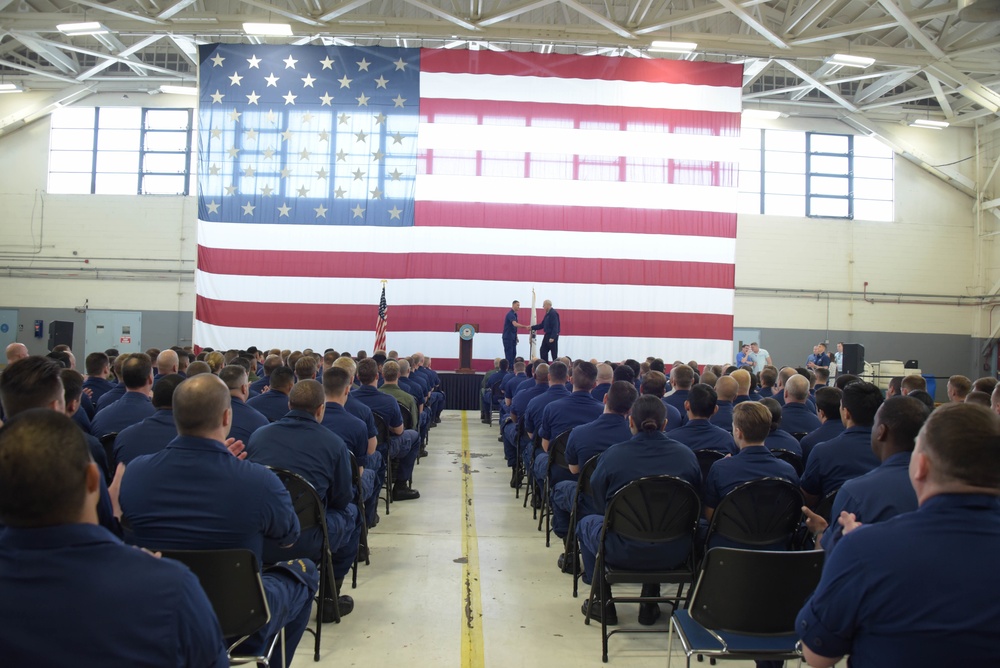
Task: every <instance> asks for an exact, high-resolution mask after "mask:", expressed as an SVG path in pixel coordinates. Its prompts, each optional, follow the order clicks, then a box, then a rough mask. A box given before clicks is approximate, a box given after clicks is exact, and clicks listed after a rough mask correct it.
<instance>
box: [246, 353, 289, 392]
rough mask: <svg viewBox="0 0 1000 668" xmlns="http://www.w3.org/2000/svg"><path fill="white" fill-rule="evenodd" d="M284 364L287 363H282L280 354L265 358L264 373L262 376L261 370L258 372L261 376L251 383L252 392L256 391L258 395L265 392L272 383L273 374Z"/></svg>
mask: <svg viewBox="0 0 1000 668" xmlns="http://www.w3.org/2000/svg"><path fill="white" fill-rule="evenodd" d="M282 366H285V365H284V364H282V363H281V356H280V355H268V356H267V357H266V358H265V359H264V366H263V369H264V375H262V376H260V372H258V374H257V375H258V376H260V378H258V379H257V380H255V381H254V382H252V383H250V390H251V391H252V392H256V393H257V395H258V396H259V395H261V394H265V389H266V388H267V387H270V385H271V374H272V373H273V372H274V370H275V369H277V368H278V367H282Z"/></svg>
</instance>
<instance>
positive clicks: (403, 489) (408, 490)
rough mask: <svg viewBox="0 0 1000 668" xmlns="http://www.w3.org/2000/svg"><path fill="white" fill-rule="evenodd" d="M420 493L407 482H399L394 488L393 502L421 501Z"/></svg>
mask: <svg viewBox="0 0 1000 668" xmlns="http://www.w3.org/2000/svg"><path fill="white" fill-rule="evenodd" d="M419 498H420V492H418V491H417V490H415V489H413V488H412V487H409V486H408V485H407V484H406V483H405V482H401V481H399V480H397V481H396V484H394V485H393V486H392V500H393V501H410V500H411V499H419Z"/></svg>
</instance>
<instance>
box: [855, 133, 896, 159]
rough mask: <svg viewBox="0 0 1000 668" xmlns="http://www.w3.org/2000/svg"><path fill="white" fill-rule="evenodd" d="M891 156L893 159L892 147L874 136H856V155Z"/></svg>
mask: <svg viewBox="0 0 1000 668" xmlns="http://www.w3.org/2000/svg"><path fill="white" fill-rule="evenodd" d="M859 156H860V157H871V158H889V159H890V160H891V159H892V149H891V148H889V147H888V146H886V145H885V144H883V143H882V142H880V141H879V140H878V139H873V138H872V137H855V138H854V157H856V158H857V157H859Z"/></svg>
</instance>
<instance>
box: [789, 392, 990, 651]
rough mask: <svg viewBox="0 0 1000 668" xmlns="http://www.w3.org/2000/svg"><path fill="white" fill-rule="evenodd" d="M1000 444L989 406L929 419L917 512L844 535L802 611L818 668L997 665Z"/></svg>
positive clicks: (960, 408) (801, 626)
mask: <svg viewBox="0 0 1000 668" xmlns="http://www.w3.org/2000/svg"><path fill="white" fill-rule="evenodd" d="M998 444H1000V418H998V417H997V415H996V414H995V413H992V412H991V411H990V410H989V409H987V408H984V407H982V406H975V405H971V404H957V403H956V404H947V405H945V406H942V407H940V408H938V409H936V410H935V411H934V412H933V413H931V415H930V417H929V418H928V419H927V422H926V423H925V424H924V426H923V428H922V429H921V430H920V433H919V435H918V436H917V443H916V448H915V449H914V451H913V454H912V456H911V461H910V465H909V478H910V482H911V484H912V486H913V489H914V491H915V493H916V497H917V503H918V505H919V509H918V510H916V511H915V512H910V513H903V514H901V515H898V516H896V517H894V518H892V519H890V520H887V521H885V522H880V523H878V524H874V525H871V526H867V525H865V526H860V527H857V528H853V527H855V526H857V523H856V522H855V523H852V524H851V525H849V526H850V527H851V528H853V530H849V526H845V527H844V534H845V535H844V537H843V538H842V539H841V540H840V541H839V542H838V543H837V546H836V548H835V549H834V550H832V551H831V552H830V553H829V554H828V555H827V557H826V563H825V564H824V566H823V575H822V578H821V580H820V583H819V586H818V587H817V588H816V591H815V592H814V593H813V595H812V597H811V598H810V599H809V600H808V601H806V603H805V605H804V606H803V608H802V610H801V611H800V612H799V615H798V619H797V620H796V629H797V631H798V633H799V636H800V638H801V640H802V649H803V653H804V654H805V658H806V660H807V661H808V662H809V665H810V666H816V667H817V668H829V667H830V666H833V665H834V664H835V663H837V662H838V661H840V660H841V658H842V657H843V656H844V655H848V654H849V655H850V665H851V666H857V667H858V668H865V667H867V666H879V667H882V666H988V665H995V664H996V663H997V642H996V638H997V629H998V628H1000V600H998V598H997V595H996V592H997V591H998V590H1000V569H997V567H996V555H997V554H1000V447H997V446H998ZM928 584H931V586H932V589H931V590H930V591H929V590H928Z"/></svg>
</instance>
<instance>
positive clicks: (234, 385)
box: [219, 364, 247, 390]
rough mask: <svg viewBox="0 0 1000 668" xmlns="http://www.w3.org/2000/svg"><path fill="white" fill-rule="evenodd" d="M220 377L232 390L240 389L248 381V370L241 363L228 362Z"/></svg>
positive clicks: (220, 372)
mask: <svg viewBox="0 0 1000 668" xmlns="http://www.w3.org/2000/svg"><path fill="white" fill-rule="evenodd" d="M219 378H220V379H221V380H222V382H223V383H225V384H226V387H228V388H229V389H230V390H238V389H240V388H241V387H242V386H243V384H244V383H246V382H247V370H246V369H244V368H243V367H242V366H240V365H239V364H228V365H226V366H224V367H222V369H221V370H220V371H219Z"/></svg>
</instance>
